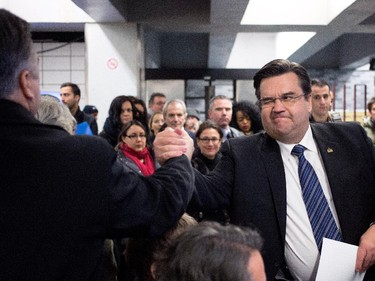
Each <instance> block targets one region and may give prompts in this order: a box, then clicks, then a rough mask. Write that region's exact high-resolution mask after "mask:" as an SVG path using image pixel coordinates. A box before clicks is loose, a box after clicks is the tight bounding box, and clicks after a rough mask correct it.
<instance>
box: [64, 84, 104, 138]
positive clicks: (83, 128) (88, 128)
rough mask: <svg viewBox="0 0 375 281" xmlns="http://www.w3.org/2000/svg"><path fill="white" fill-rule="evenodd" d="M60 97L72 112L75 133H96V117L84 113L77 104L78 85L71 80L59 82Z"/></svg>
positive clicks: (79, 93) (79, 92) (79, 95)
mask: <svg viewBox="0 0 375 281" xmlns="http://www.w3.org/2000/svg"><path fill="white" fill-rule="evenodd" d="M60 97H61V100H62V102H63V103H64V104H66V105H67V106H68V108H69V110H70V113H72V115H73V116H74V118H75V119H76V120H77V133H79V134H88V135H91V134H92V135H97V134H98V124H97V123H96V119H95V118H94V117H92V116H91V115H88V114H86V113H84V112H83V111H81V109H80V108H79V105H78V104H79V101H80V99H81V90H80V89H79V87H78V85H77V84H74V83H71V82H66V83H63V84H61V86H60ZM85 122H86V123H85ZM78 129H79V130H78Z"/></svg>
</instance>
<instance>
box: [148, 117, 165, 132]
mask: <svg viewBox="0 0 375 281" xmlns="http://www.w3.org/2000/svg"><path fill="white" fill-rule="evenodd" d="M163 124H164V118H163V114H161V113H157V114H155V115H154V118H153V119H152V123H151V130H152V131H153V132H154V134H155V135H156V134H157V133H159V130H160V128H161V126H163Z"/></svg>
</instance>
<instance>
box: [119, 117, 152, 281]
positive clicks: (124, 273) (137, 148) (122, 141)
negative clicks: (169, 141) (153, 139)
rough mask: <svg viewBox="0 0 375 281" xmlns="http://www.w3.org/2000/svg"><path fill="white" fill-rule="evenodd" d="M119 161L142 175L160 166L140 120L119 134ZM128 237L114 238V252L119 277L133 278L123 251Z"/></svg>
mask: <svg viewBox="0 0 375 281" xmlns="http://www.w3.org/2000/svg"><path fill="white" fill-rule="evenodd" d="M115 149H116V150H117V162H119V163H120V164H122V165H123V166H124V167H125V169H128V170H129V171H131V172H134V173H137V174H138V175H140V176H150V175H152V174H153V173H154V171H155V169H156V168H157V167H158V166H157V165H158V164H156V162H155V161H154V157H153V153H152V150H151V149H149V148H148V147H147V133H146V128H145V126H144V125H143V124H142V123H141V122H140V121H138V120H132V121H130V122H128V123H127V124H126V125H125V126H124V127H123V128H122V130H121V131H120V134H119V136H118V144H117V145H116V147H115ZM126 241H127V238H122V239H121V238H118V239H114V252H115V256H116V260H117V279H118V280H133V279H132V278H133V276H131V273H130V272H129V269H128V268H127V263H126V261H125V258H124V255H123V252H124V251H125V247H126V246H125V245H126Z"/></svg>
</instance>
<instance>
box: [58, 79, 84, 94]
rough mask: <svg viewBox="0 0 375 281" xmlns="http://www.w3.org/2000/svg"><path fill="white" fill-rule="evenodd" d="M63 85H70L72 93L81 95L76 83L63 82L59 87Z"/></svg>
mask: <svg viewBox="0 0 375 281" xmlns="http://www.w3.org/2000/svg"><path fill="white" fill-rule="evenodd" d="M63 87H71V88H72V91H73V94H74V95H75V96H79V97H81V90H80V89H79V87H78V85H77V84H74V83H71V82H65V83H62V84H61V86H60V89H61V88H63Z"/></svg>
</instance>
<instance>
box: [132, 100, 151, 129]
mask: <svg viewBox="0 0 375 281" xmlns="http://www.w3.org/2000/svg"><path fill="white" fill-rule="evenodd" d="M129 97H130V98H131V99H132V102H133V103H134V105H135V109H136V110H135V114H134V119H135V120H138V121H140V122H141V123H142V124H143V126H144V127H145V128H146V131H147V135H149V134H150V129H149V127H148V113H147V107H146V104H145V102H144V101H143V100H141V99H139V98H136V97H134V96H129Z"/></svg>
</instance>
